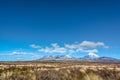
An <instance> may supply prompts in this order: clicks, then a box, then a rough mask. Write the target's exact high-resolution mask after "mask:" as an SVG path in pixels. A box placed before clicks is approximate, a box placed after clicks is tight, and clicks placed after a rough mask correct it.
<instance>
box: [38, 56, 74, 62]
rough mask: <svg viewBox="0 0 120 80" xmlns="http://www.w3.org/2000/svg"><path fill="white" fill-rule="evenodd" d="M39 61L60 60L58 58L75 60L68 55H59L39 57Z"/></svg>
mask: <svg viewBox="0 0 120 80" xmlns="http://www.w3.org/2000/svg"><path fill="white" fill-rule="evenodd" d="M39 60H41V61H60V60H76V58H74V57H71V56H69V55H60V56H44V57H42V58H40V59H39Z"/></svg>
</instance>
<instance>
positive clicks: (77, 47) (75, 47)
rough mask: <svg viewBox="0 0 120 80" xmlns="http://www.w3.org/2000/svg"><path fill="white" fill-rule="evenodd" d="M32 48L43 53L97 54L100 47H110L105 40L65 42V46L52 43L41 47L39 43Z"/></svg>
mask: <svg viewBox="0 0 120 80" xmlns="http://www.w3.org/2000/svg"><path fill="white" fill-rule="evenodd" d="M30 47H32V48H37V49H38V51H39V52H43V53H68V54H72V53H81V52H84V53H88V54H89V55H95V56H97V54H96V53H98V47H100V48H109V47H108V46H106V45H105V44H104V43H103V42H93V41H83V42H81V43H73V44H64V45H63V46H60V45H58V44H57V43H52V44H51V45H50V46H45V47H40V46H38V45H35V44H34V45H33V44H32V45H30Z"/></svg>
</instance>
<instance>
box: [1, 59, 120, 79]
mask: <svg viewBox="0 0 120 80" xmlns="http://www.w3.org/2000/svg"><path fill="white" fill-rule="evenodd" d="M0 80H120V63H95V62H74V61H73V62H62V61H61V62H39V61H36V62H1V63H0Z"/></svg>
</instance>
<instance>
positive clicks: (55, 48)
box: [38, 43, 66, 53]
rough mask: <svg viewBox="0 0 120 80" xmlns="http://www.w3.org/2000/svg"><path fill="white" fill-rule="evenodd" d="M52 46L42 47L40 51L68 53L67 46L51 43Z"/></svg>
mask: <svg viewBox="0 0 120 80" xmlns="http://www.w3.org/2000/svg"><path fill="white" fill-rule="evenodd" d="M51 46H52V47H50V48H49V47H45V48H41V49H39V50H38V51H39V52H45V53H66V48H64V47H60V46H59V45H58V44H57V43H53V44H51Z"/></svg>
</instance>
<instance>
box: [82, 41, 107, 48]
mask: <svg viewBox="0 0 120 80" xmlns="http://www.w3.org/2000/svg"><path fill="white" fill-rule="evenodd" d="M80 46H81V47H87V48H96V47H104V48H107V47H108V46H106V45H105V44H104V43H103V42H92V41H83V42H82V43H81V44H80Z"/></svg>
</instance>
